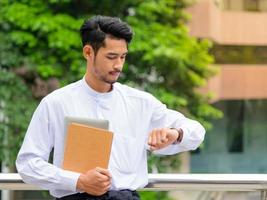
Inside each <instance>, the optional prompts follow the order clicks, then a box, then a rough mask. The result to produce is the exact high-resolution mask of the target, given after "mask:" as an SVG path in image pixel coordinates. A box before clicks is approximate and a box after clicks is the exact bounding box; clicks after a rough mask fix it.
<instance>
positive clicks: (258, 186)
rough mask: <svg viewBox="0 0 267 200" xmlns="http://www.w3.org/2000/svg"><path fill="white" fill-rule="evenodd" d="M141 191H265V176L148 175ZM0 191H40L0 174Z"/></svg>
mask: <svg viewBox="0 0 267 200" xmlns="http://www.w3.org/2000/svg"><path fill="white" fill-rule="evenodd" d="M148 179H149V184H148V185H147V186H146V187H145V188H144V189H143V190H150V191H153V190H156V191H169V190H198V191H267V174H149V176H148ZM0 190H42V189H40V188H39V187H37V186H34V185H30V184H26V183H24V182H23V181H22V178H21V177H20V175H19V174H16V173H0Z"/></svg>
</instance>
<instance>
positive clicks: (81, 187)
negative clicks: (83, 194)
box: [76, 174, 84, 191]
mask: <svg viewBox="0 0 267 200" xmlns="http://www.w3.org/2000/svg"><path fill="white" fill-rule="evenodd" d="M83 180H84V174H81V175H80V176H79V178H78V181H77V184H76V189H77V190H80V191H84V184H83V182H84V181H83Z"/></svg>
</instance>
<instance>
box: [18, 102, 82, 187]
mask: <svg viewBox="0 0 267 200" xmlns="http://www.w3.org/2000/svg"><path fill="white" fill-rule="evenodd" d="M53 146H54V134H53V133H52V131H51V126H50V121H49V110H48V106H47V103H46V101H45V100H43V101H41V103H40V104H39V106H38V107H37V109H36V111H35V112H34V114H33V117H32V119H31V122H30V124H29V127H28V130H27V133H26V135H25V138H24V141H23V144H22V146H21V149H20V151H19V153H18V156H17V160H16V167H17V170H18V173H19V174H20V176H21V177H22V179H23V180H24V181H25V182H26V183H30V184H34V185H37V186H39V187H41V188H44V189H48V190H50V189H59V190H60V189H61V190H69V191H73V192H75V191H76V183H77V180H78V178H79V176H80V174H79V173H76V172H71V171H67V170H63V169H61V168H58V167H56V166H54V165H52V164H50V163H48V159H49V155H50V152H51V150H52V148H53Z"/></svg>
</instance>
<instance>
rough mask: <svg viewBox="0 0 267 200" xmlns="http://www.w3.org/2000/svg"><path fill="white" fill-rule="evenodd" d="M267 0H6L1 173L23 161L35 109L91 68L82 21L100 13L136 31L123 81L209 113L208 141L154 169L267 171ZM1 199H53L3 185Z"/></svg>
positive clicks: (201, 195) (1, 36) (156, 162)
mask: <svg viewBox="0 0 267 200" xmlns="http://www.w3.org/2000/svg"><path fill="white" fill-rule="evenodd" d="M266 11H267V0H116V1H115V0H90V1H89V0H76V1H74V0H46V1H45V0H36V1H31V0H20V1H18V0H17V1H15V0H0V141H1V142H0V161H1V172H2V173H7V172H16V169H15V166H14V161H15V159H16V155H17V152H18V150H19V147H20V145H21V142H22V140H23V137H24V135H25V132H26V129H27V126H28V123H29V121H30V119H31V116H32V113H33V111H34V109H35V108H36V106H37V105H38V103H39V101H40V100H41V99H42V98H43V97H44V96H46V95H47V94H48V93H50V92H52V91H53V90H55V89H57V88H59V87H62V86H64V85H66V84H68V83H71V82H74V81H76V80H78V79H81V78H82V77H83V74H84V72H85V67H86V66H85V61H84V59H83V57H82V44H81V41H80V38H79V28H80V26H81V24H82V22H83V20H84V19H86V18H88V17H90V16H92V15H96V14H101V15H110V16H117V17H120V18H121V19H123V20H125V21H127V22H128V23H129V24H130V25H131V26H132V28H133V30H134V33H135V35H134V39H133V41H132V43H131V44H130V46H129V52H130V53H129V55H128V57H127V63H126V64H125V66H124V71H123V74H122V76H121V78H120V80H119V81H120V82H122V83H125V84H128V85H130V86H133V87H136V88H139V89H142V90H146V91H148V92H150V93H152V94H153V95H155V96H156V97H157V98H158V99H160V100H161V101H162V102H164V103H165V104H166V105H167V106H168V107H169V108H172V109H175V110H178V111H180V112H182V113H183V114H184V115H186V116H188V117H191V118H194V119H196V120H198V121H200V122H201V123H202V124H203V125H204V126H205V128H206V129H207V134H206V138H205V141H204V143H203V145H202V146H201V147H200V148H198V149H197V150H195V151H193V152H191V153H190V152H185V153H182V154H179V155H175V156H165V157H155V156H154V155H150V159H149V172H153V173H266V172H267V158H266V156H265V152H266V150H267V129H266V128H267V125H266V123H265V121H266V119H267V112H266V109H267V101H266V100H265V99H266V97H267V79H266V77H265V76H266V75H267V68H266V66H267V53H266V52H267V51H266V50H267V26H265V24H266V21H267V13H266ZM141 195H142V199H144V200H153V199H159V200H167V199H177V200H179V199H186V200H191V199H192V200H201V199H203V200H204V199H205V200H212V199H213V200H215V199H216V200H232V199H237V200H238V199H251V200H252V199H259V194H256V193H238V192H235V193H233V192H228V193H227V192H217V193H216V192H215V193H214V192H213V193H207V192H193V191H192V192H188V191H186V192H184V191H176V192H169V193H166V192H141ZM0 199H2V200H13V199H14V200H26V199H29V200H37V199H52V198H51V197H49V195H48V193H47V192H40V191H39V192H31V191H24V192H22V191H12V192H11V191H2V195H1V198H0Z"/></svg>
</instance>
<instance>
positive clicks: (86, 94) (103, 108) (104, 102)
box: [16, 16, 205, 200]
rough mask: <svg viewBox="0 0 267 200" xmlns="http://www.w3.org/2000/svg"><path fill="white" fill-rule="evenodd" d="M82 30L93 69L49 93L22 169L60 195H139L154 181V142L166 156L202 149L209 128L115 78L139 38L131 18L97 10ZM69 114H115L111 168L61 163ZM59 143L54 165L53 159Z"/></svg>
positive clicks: (70, 198) (23, 152)
mask: <svg viewBox="0 0 267 200" xmlns="http://www.w3.org/2000/svg"><path fill="white" fill-rule="evenodd" d="M80 31H81V37H82V43H83V55H84V58H85V59H86V61H87V66H86V67H87V68H86V74H85V76H84V78H83V79H82V80H79V81H77V82H75V83H72V84H70V85H67V86H65V87H63V88H61V89H58V90H56V91H54V92H52V93H51V94H49V95H47V96H46V97H45V98H43V100H42V101H41V103H40V104H39V106H38V108H37V109H36V111H35V112H34V114H33V117H32V120H31V122H30V125H29V128H28V130H27V133H26V136H25V139H24V142H23V145H22V147H21V149H20V152H19V154H18V158H17V161H16V166H17V169H18V172H19V173H20V175H21V177H22V178H23V180H24V181H25V182H27V183H31V184H35V185H38V186H40V187H42V188H45V189H48V190H50V193H51V195H53V196H54V197H57V199H63V200H74V199H79V200H83V199H88V200H89V199H108V200H112V199H123V200H128V199H139V197H138V194H137V193H136V192H135V190H136V189H138V188H142V187H144V186H145V185H146V184H147V182H148V178H147V175H148V173H147V149H148V148H147V147H149V148H150V150H151V151H154V152H155V153H157V154H166V155H170V154H175V153H179V152H182V151H187V150H192V149H196V148H197V147H198V146H199V145H200V143H201V142H202V141H203V139H204V134H205V130H204V128H203V127H202V126H201V125H200V124H199V123H198V122H196V121H193V120H190V119H187V118H185V117H184V116H183V115H182V114H181V113H179V112H176V111H173V110H169V109H167V108H166V106H165V105H164V104H162V103H161V102H160V101H158V100H157V99H156V98H154V97H153V96H152V95H150V94H148V93H146V92H142V91H138V90H136V89H133V88H130V87H128V86H125V85H122V84H120V83H116V81H117V79H118V78H119V75H120V72H121V71H122V68H123V64H124V62H125V57H126V55H127V53H128V48H127V46H128V44H129V43H130V41H131V39H132V31H131V28H130V27H129V26H128V25H127V24H126V23H124V22H122V21H121V20H120V19H119V18H112V17H105V16H95V17H93V18H91V19H89V20H87V21H85V22H84V24H83V25H82V27H81V29H80ZM65 116H79V117H87V118H95V119H107V120H108V121H109V124H110V130H111V131H112V132H113V133H114V138H113V144H112V150H111V157H110V162H109V167H108V169H102V168H100V167H97V168H95V169H90V170H89V171H88V172H87V173H85V174H80V173H77V172H72V171H67V170H63V169H61V168H60V160H61V159H60V158H62V156H63V155H62V154H63V141H64V117H65ZM52 148H54V155H53V165H52V164H49V163H48V158H49V154H50V152H51V150H52Z"/></svg>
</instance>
